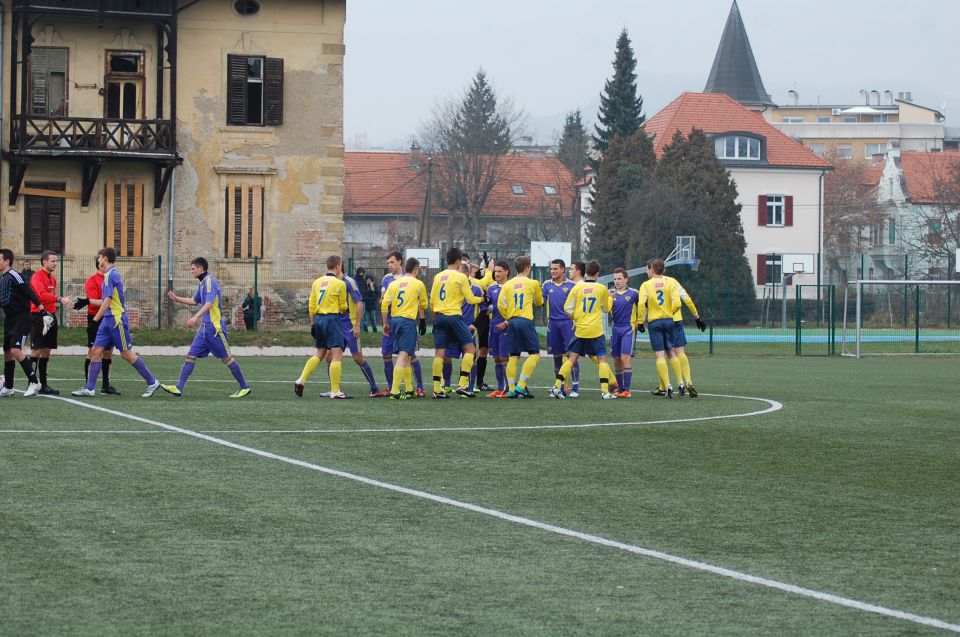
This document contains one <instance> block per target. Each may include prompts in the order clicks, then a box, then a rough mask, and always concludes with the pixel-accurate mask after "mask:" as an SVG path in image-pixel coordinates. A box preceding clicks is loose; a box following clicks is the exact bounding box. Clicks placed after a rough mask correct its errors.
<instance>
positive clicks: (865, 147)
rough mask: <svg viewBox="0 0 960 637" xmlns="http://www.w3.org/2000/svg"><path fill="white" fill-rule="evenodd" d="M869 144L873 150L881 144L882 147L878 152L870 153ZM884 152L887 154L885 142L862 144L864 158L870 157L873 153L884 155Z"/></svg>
mask: <svg viewBox="0 0 960 637" xmlns="http://www.w3.org/2000/svg"><path fill="white" fill-rule="evenodd" d="M871 146H873V147H874V150H876V149H877V148H878V147H880V146H882V147H883V149H882V150H881V151H880V152H878V153H871V152H870V147H871ZM886 154H887V143H886V142H879V143H876V144H870V143H868V144H864V145H863V158H864V159H870V158H871V157H873V156H874V155H886Z"/></svg>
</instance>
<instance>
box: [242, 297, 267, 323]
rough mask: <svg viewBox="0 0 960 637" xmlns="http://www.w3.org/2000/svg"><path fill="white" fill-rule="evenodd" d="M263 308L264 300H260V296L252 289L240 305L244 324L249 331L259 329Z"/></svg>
mask: <svg viewBox="0 0 960 637" xmlns="http://www.w3.org/2000/svg"><path fill="white" fill-rule="evenodd" d="M262 307H263V299H262V298H260V295H259V294H255V293H254V290H253V288H250V291H249V292H247V296H246V297H244V299H243V303H241V304H240V309H242V310H243V324H244V326H246V328H247V329H248V330H255V329H257V323H259V322H260V313H261V308H262Z"/></svg>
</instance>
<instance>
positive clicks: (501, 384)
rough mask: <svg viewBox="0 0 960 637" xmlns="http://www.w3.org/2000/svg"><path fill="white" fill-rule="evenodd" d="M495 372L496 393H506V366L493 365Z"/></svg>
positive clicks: (503, 364)
mask: <svg viewBox="0 0 960 637" xmlns="http://www.w3.org/2000/svg"><path fill="white" fill-rule="evenodd" d="M494 366H495V367H496V371H497V391H507V364H506V363H494Z"/></svg>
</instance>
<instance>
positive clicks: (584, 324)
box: [563, 281, 613, 338]
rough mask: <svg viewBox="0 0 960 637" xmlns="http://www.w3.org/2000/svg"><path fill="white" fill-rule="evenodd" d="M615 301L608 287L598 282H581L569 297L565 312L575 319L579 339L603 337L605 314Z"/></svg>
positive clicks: (574, 330) (576, 333)
mask: <svg viewBox="0 0 960 637" xmlns="http://www.w3.org/2000/svg"><path fill="white" fill-rule="evenodd" d="M612 302H613V299H611V298H610V292H609V290H607V286H605V285H603V284H602V283H597V282H596V281H580V282H579V283H577V284H576V285H575V286H573V289H572V290H570V294H569V295H568V296H567V302H566V303H565V304H564V306H563V311H564V312H566V313H567V314H569V315H570V316H571V317H572V318H573V333H574V334H575V335H576V336H577V338H597V337H599V336H603V313H604V312H609V311H610V306H611V304H612Z"/></svg>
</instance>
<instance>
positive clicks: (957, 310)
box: [840, 279, 960, 358]
mask: <svg viewBox="0 0 960 637" xmlns="http://www.w3.org/2000/svg"><path fill="white" fill-rule="evenodd" d="M934 353H937V354H941V353H942V354H960V281H913V280H908V281H889V280H870V279H858V280H856V281H850V282H849V283H847V286H846V289H845V291H844V294H843V323H842V326H841V329H840V354H841V355H842V356H850V357H855V358H860V357H861V356H864V355H867V354H934Z"/></svg>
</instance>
